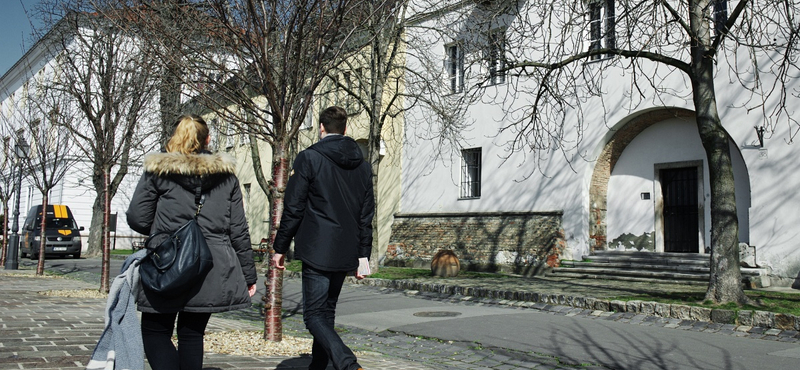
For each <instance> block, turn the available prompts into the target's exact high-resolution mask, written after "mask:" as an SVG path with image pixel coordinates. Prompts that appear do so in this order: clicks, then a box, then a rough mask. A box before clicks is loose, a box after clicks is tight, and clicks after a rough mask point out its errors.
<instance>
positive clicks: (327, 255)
mask: <svg viewBox="0 0 800 370" xmlns="http://www.w3.org/2000/svg"><path fill="white" fill-rule="evenodd" d="M374 214H375V200H374V198H373V189H372V170H371V169H370V166H369V163H367V162H366V161H365V160H364V157H363V155H362V154H361V149H360V148H359V147H358V144H356V142H355V140H353V139H352V138H350V137H347V136H343V135H328V136H326V137H325V138H323V139H322V140H320V141H319V142H318V143H316V144H314V145H312V146H311V147H309V148H308V149H306V150H303V151H302V152H300V153H299V154H298V155H297V158H296V159H295V161H294V167H293V173H292V176H291V177H290V178H289V183H288V184H287V185H286V195H285V198H284V209H283V215H282V216H281V222H280V226H279V227H278V232H277V235H276V236H275V243H274V245H273V248H274V249H275V252H277V253H281V254H285V253H286V252H287V251H288V250H289V244H290V242H291V240H292V238H294V252H295V257H296V258H298V259H299V260H301V261H303V263H307V264H309V265H310V266H311V267H314V268H316V269H319V270H323V271H355V270H356V269H357V268H358V258H361V257H369V255H370V252H371V251H372V217H373V215H374Z"/></svg>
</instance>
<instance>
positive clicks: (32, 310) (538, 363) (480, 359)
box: [0, 261, 800, 370]
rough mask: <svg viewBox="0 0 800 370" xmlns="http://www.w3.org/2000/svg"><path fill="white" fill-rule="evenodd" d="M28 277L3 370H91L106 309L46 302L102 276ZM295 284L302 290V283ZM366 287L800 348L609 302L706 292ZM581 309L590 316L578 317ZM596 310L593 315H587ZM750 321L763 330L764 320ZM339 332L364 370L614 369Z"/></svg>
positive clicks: (275, 363) (17, 300) (215, 324)
mask: <svg viewBox="0 0 800 370" xmlns="http://www.w3.org/2000/svg"><path fill="white" fill-rule="evenodd" d="M61 262H64V261H61ZM21 268H22V269H21V270H16V271H6V270H2V269H0V369H45V368H47V369H82V368H83V365H84V364H85V363H86V362H87V361H88V358H89V356H90V355H91V351H92V349H93V348H94V345H95V343H96V341H97V339H98V338H99V336H100V333H101V332H102V329H103V310H104V307H105V300H104V299H97V298H93V299H86V298H62V297H53V296H46V295H42V294H40V293H39V292H42V291H49V290H74V289H96V288H97V287H98V285H97V284H96V283H90V281H96V276H94V275H96V274H92V273H90V272H87V271H80V270H70V271H71V272H70V274H69V275H70V276H72V277H75V278H77V279H75V278H69V279H67V278H41V277H35V276H33V271H32V270H30V268H29V266H22V267H21ZM62 272H63V271H62ZM262 275H263V274H262ZM289 275H291V274H287V279H289V281H292V280H293V279H294V278H292V277H290V276H289ZM92 278H94V279H95V280H92ZM294 283H295V284H297V282H296V281H295V282H294ZM361 283H362V284H363V285H366V286H365V287H361V288H359V289H357V291H358V292H361V293H359V294H363V295H364V296H365V297H367V296H370V295H372V296H376V295H378V296H381V295H383V294H386V295H385V296H386V297H388V296H389V295H390V294H401V295H405V296H413V297H417V298H422V299H425V300H430V301H439V302H443V303H447V304H452V305H461V306H486V307H491V306H506V307H513V308H518V309H521V310H526V309H534V310H537V311H542V312H545V313H548V314H551V315H557V316H565V317H575V318H576V319H589V320H602V321H616V322H620V323H626V324H630V325H636V326H651V327H654V328H655V327H661V328H672V329H674V330H686V331H694V332H707V333H715V334H721V335H724V336H731V337H744V338H751V339H758V340H768V341H776V342H786V343H800V331H798V330H796V329H775V328H772V329H770V328H766V327H759V326H753V325H734V324H720V323H715V322H712V321H711V320H706V321H703V320H695V319H692V318H691V317H687V318H671V317H669V315H671V314H672V312H673V311H674V312H675V314H677V315H682V314H685V315H688V316H691V315H697V314H698V312H697V311H696V310H694V311H693V310H689V311H686V312H683V311H681V305H662V306H652V307H650V306H648V305H647V304H646V302H639V303H638V306H636V308H635V309H633V308H631V310H639V311H642V310H643V307H650V309H653V310H654V311H657V312H654V313H653V314H646V313H643V312H632V311H631V310H629V307H627V306H625V307H620V306H619V305H620V303H619V301H614V300H610V298H613V297H623V296H631V295H636V294H641V293H642V292H645V291H646V292H651V293H652V292H658V291H661V292H678V291H694V290H700V291H703V290H704V289H703V288H702V287H693V286H687V285H666V284H644V283H631V282H617V281H593V280H576V279H560V280H559V279H503V278H498V279H493V278H481V279H460V280H458V286H453V285H445V284H442V282H441V280H440V279H435V278H421V279H415V280H408V281H401V282H392V281H384V280H377V279H365V280H364V281H362V282H361ZM259 286H261V285H259ZM397 290H402V291H403V293H397ZM585 297H592V298H585ZM286 299H287V297H284V310H285V311H284V315H285V318H284V319H283V328H284V334H285V335H292V336H299V337H308V333H307V332H306V331H305V329H304V327H303V323H302V316H301V315H300V314H297V313H296V312H292V311H291V310H290V309H289V308H288V305H287V304H288V302H287V301H286ZM579 305H583V306H581V307H580V308H579ZM587 305H592V307H591V308H587V307H586V306H587ZM671 306H675V307H671ZM453 307H454V308H455V306H453ZM597 307H599V308H597ZM683 307H688V306H683ZM390 308H391V307H389V308H387V309H390ZM621 309H623V310H621ZM611 311H617V312H611ZM387 312H388V311H386V312H373V313H371V315H372V316H370V317H371V318H372V319H374V320H377V321H385V320H386V319H387V317H385V316H381V315H386V314H387ZM434 313H435V312H434ZM356 316H357V315H356ZM776 317H779V316H778V315H766V316H765V317H760V318H758V320H762V321H765V322H766V321H770V323H771V324H772V325H774V324H775V323H776ZM740 319H741V317H740ZM751 319H753V320H754V321H755V319H756V317H753V318H751ZM262 320H263V318H262V317H261V315H260V313H259V311H258V309H255V308H253V309H249V310H239V311H234V312H230V313H223V314H215V315H212V319H211V322H210V323H209V326H208V331H209V332H215V331H230V330H254V331H259V330H262V328H263V321H262ZM342 321H343V322H344V320H342ZM778 321H779V320H778ZM337 323H338V322H337ZM784 324H785V323H784ZM792 325H800V321H798V322H794V321H793V322H792ZM337 327H340V328H341V332H340V334H341V335H342V337H343V339H344V340H345V342H346V343H348V344H349V345H351V346H352V348H353V350H355V351H358V352H359V354H360V355H359V362H360V363H361V364H362V366H364V367H365V368H366V369H371V370H375V369H387V370H406V369H436V370H450V369H452V370H464V369H492V370H516V369H574V368H580V369H605V367H602V366H598V365H593V364H581V365H569V364H564V363H560V362H559V359H558V358H554V357H552V356H542V355H540V354H537V353H536V352H535V351H536V350H537V349H536V348H533V347H530V349H528V350H526V351H523V352H520V351H519V350H517V351H511V350H506V349H504V348H497V347H494V348H486V347H483V346H481V345H480V344H477V345H476V344H475V343H474V342H471V341H464V342H448V341H440V340H436V339H430V338H427V337H426V336H412V335H406V334H404V333H402V332H393V331H390V330H374V331H372V330H366V329H359V328H357V327H353V326H339V325H337ZM472 340H474V339H472ZM309 351H310V348H309ZM308 361H309V359H308V358H307V357H280V356H278V357H264V356H232V355H222V354H212V353H206V357H205V365H206V367H205V369H206V370H216V369H256V368H258V369H290V370H291V369H306V368H307V366H308Z"/></svg>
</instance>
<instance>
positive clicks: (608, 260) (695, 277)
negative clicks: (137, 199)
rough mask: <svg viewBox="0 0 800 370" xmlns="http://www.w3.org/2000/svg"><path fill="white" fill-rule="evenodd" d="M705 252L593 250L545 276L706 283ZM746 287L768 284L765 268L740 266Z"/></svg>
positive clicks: (706, 259)
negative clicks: (590, 253) (588, 254)
mask: <svg viewBox="0 0 800 370" xmlns="http://www.w3.org/2000/svg"><path fill="white" fill-rule="evenodd" d="M709 262H710V261H709V255H707V254H694V253H691V254H690V253H654V252H638V251H596V252H594V254H592V255H591V256H583V260H581V261H561V266H560V267H555V268H553V269H552V270H551V271H549V272H548V273H546V275H547V276H552V277H565V278H576V279H610V280H627V281H639V282H653V283H670V284H689V285H708V280H709V273H710V272H709V271H710V269H709ZM742 280H743V282H744V284H745V285H746V286H747V287H753V288H755V287H768V286H769V285H770V284H769V278H768V276H767V274H766V270H765V269H760V268H745V267H742Z"/></svg>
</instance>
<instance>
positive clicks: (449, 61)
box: [445, 42, 465, 94]
mask: <svg viewBox="0 0 800 370" xmlns="http://www.w3.org/2000/svg"><path fill="white" fill-rule="evenodd" d="M445 68H446V70H447V77H448V86H449V88H450V93H451V94H458V93H462V92H464V85H465V84H464V80H465V77H464V74H465V70H464V45H463V43H461V42H453V43H450V44H447V45H445Z"/></svg>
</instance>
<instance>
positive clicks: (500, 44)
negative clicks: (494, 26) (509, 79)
mask: <svg viewBox="0 0 800 370" xmlns="http://www.w3.org/2000/svg"><path fill="white" fill-rule="evenodd" d="M486 40H487V56H486V57H487V58H486V59H487V63H488V70H489V83H490V84H492V85H500V84H504V83H505V82H506V72H505V68H506V57H505V55H506V30H505V29H499V30H493V31H491V32H489V34H488V35H487V36H486Z"/></svg>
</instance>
